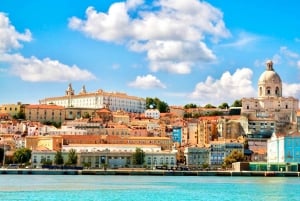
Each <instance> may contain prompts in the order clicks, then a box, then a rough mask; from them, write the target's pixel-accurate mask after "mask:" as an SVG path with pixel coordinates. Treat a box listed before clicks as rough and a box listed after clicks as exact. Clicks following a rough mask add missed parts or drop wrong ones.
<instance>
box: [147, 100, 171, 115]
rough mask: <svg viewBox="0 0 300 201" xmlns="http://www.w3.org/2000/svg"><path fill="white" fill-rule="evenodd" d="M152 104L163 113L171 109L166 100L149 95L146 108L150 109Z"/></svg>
mask: <svg viewBox="0 0 300 201" xmlns="http://www.w3.org/2000/svg"><path fill="white" fill-rule="evenodd" d="M151 106H152V107H153V108H156V109H158V110H159V112H162V113H164V112H168V111H169V105H168V104H167V103H166V102H164V101H161V100H160V99H159V98H149V97H147V98H146V108H147V109H150V108H151Z"/></svg>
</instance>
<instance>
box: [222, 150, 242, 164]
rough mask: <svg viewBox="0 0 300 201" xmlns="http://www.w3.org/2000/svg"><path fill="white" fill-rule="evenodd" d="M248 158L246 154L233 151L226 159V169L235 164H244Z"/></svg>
mask: <svg viewBox="0 0 300 201" xmlns="http://www.w3.org/2000/svg"><path fill="white" fill-rule="evenodd" d="M245 160H246V158H245V156H244V154H243V153H242V152H240V151H238V150H232V152H231V153H230V154H229V155H228V156H227V157H226V158H225V159H224V164H225V166H226V167H228V166H231V165H232V163H235V162H243V161H245Z"/></svg>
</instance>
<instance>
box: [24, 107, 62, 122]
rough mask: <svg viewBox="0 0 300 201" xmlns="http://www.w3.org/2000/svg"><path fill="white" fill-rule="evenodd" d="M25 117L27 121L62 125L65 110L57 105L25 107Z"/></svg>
mask: <svg viewBox="0 0 300 201" xmlns="http://www.w3.org/2000/svg"><path fill="white" fill-rule="evenodd" d="M25 116H26V119H27V120H29V121H39V122H56V123H62V122H64V121H65V108H64V107H62V106H57V105H26V106H25Z"/></svg>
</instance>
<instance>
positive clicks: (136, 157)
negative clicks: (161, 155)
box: [133, 148, 145, 165]
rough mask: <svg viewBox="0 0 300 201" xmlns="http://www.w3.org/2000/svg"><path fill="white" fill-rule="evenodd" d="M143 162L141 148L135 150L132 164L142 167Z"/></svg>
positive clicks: (143, 154) (143, 157)
mask: <svg viewBox="0 0 300 201" xmlns="http://www.w3.org/2000/svg"><path fill="white" fill-rule="evenodd" d="M144 162H145V152H144V151H143V150H142V149H141V148H136V150H135V153H134V154H133V164H134V165H143V164H144Z"/></svg>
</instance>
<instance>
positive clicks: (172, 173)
mask: <svg viewBox="0 0 300 201" xmlns="http://www.w3.org/2000/svg"><path fill="white" fill-rule="evenodd" d="M5 174H9V175H12V174H13V175H132V176H139V175H140V176H231V177H232V176H241V177H300V172H281V171H168V170H138V169H126V170H122V169H116V170H115V169H113V170H110V169H109V170H102V169H101V170H99V169H84V170H71V169H68V170H61V169H55V170H53V169H51V170H50V169H0V175H5Z"/></svg>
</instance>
